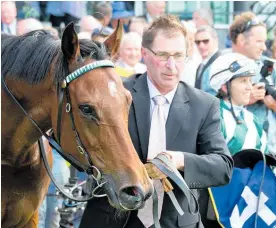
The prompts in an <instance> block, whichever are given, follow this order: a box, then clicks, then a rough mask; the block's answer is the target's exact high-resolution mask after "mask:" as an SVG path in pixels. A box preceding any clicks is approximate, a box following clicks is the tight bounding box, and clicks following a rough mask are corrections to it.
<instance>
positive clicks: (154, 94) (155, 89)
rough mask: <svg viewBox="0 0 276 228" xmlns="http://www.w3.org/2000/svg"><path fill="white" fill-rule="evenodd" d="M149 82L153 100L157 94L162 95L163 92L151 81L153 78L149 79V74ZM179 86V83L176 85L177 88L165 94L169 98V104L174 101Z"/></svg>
mask: <svg viewBox="0 0 276 228" xmlns="http://www.w3.org/2000/svg"><path fill="white" fill-rule="evenodd" d="M147 83H148V87H149V94H150V99H151V100H152V98H153V97H155V96H158V95H161V96H162V94H161V93H160V92H159V91H158V89H157V88H156V87H155V86H154V85H153V84H152V82H151V80H150V79H149V77H148V76H147ZM177 86H178V84H177V85H176V86H175V88H174V89H173V90H171V91H170V92H168V93H167V94H165V95H163V96H164V97H165V98H166V99H167V101H168V103H169V104H171V103H172V100H173V98H174V95H175V92H176V89H177Z"/></svg>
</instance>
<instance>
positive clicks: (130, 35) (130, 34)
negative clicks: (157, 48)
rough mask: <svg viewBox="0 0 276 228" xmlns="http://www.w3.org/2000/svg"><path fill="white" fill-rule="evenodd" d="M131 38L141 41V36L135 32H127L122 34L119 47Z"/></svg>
mask: <svg viewBox="0 0 276 228" xmlns="http://www.w3.org/2000/svg"><path fill="white" fill-rule="evenodd" d="M129 40H132V41H135V42H138V43H142V38H141V36H140V35H139V34H138V33H136V32H128V33H125V34H124V35H123V38H122V41H121V44H120V47H122V46H124V44H125V42H127V41H129Z"/></svg>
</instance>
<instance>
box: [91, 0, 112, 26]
mask: <svg viewBox="0 0 276 228" xmlns="http://www.w3.org/2000/svg"><path fill="white" fill-rule="evenodd" d="M93 17H94V18H96V19H97V20H98V21H99V22H100V23H101V24H102V26H103V27H107V26H108V25H109V23H110V20H111V18H112V6H111V4H110V3H109V2H95V3H94V7H93Z"/></svg>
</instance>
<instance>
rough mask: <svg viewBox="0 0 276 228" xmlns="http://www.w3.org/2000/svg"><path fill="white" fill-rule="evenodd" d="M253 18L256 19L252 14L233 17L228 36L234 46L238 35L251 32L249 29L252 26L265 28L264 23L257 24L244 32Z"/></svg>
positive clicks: (245, 13)
mask: <svg viewBox="0 0 276 228" xmlns="http://www.w3.org/2000/svg"><path fill="white" fill-rule="evenodd" d="M254 18H257V16H256V14H254V13H252V12H243V13H241V14H238V15H236V16H235V18H234V21H233V23H232V25H231V26H230V28H229V36H230V39H231V40H232V42H233V43H234V44H235V43H236V42H237V38H238V35H239V34H242V33H247V32H250V31H251V28H252V27H254V26H260V25H261V26H264V27H266V26H265V24H264V23H259V24H258V25H252V26H250V27H249V28H248V30H246V26H247V23H248V22H249V21H251V20H253V19H254Z"/></svg>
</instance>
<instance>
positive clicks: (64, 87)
mask: <svg viewBox="0 0 276 228" xmlns="http://www.w3.org/2000/svg"><path fill="white" fill-rule="evenodd" d="M100 67H114V64H113V62H112V61H110V60H100V61H96V62H93V63H90V64H87V65H85V66H83V67H81V68H80V69H78V70H76V71H74V72H73V73H71V74H69V75H68V76H66V78H65V80H64V81H63V82H62V85H61V86H60V85H59V84H58V102H59V104H58V118H57V137H58V139H57V141H56V140H55V137H54V134H53V131H52V132H51V135H50V136H49V135H47V134H46V132H44V131H43V130H42V129H41V128H40V127H39V126H38V124H37V123H36V121H35V120H34V119H33V118H32V117H31V116H30V115H29V114H28V113H27V111H26V110H25V109H24V108H23V107H22V105H21V104H20V103H19V101H18V100H17V99H16V98H15V96H14V95H13V94H12V92H11V91H10V90H9V88H8V86H7V84H6V82H5V79H4V77H3V76H1V82H2V87H3V89H4V90H5V92H7V94H9V96H10V97H11V98H12V100H13V101H14V102H15V103H16V104H17V105H18V106H19V108H20V109H21V110H22V111H23V113H24V114H25V115H26V116H27V117H28V118H29V120H30V121H31V122H32V124H33V125H34V126H35V127H36V128H37V129H38V131H39V132H40V133H41V134H42V135H43V136H44V137H45V138H46V139H47V140H48V141H49V144H50V145H51V147H53V148H54V149H55V150H56V151H57V152H58V153H59V154H60V155H61V156H62V157H63V158H64V159H65V160H67V161H68V162H69V163H70V164H71V165H72V166H74V167H75V168H76V169H77V170H79V171H84V172H86V173H87V174H88V175H91V176H92V177H93V179H94V180H96V183H97V185H98V186H97V187H96V188H95V189H93V191H92V193H91V195H90V196H86V197H78V198H77V197H74V196H72V195H70V194H68V193H67V192H66V191H64V190H63V189H62V187H61V186H60V185H59V184H58V182H57V181H56V179H55V178H54V176H53V174H52V171H51V168H50V166H49V164H48V161H47V157H46V153H45V149H44V146H43V140H42V138H40V139H39V140H38V145H39V148H40V155H41V157H42V160H43V163H44V165H45V168H46V170H47V172H48V175H49V177H50V178H51V180H52V182H53V183H54V185H55V186H56V188H57V189H58V190H59V191H60V192H61V193H62V194H63V195H65V196H66V197H68V198H69V199H71V200H74V201H78V202H85V201H88V200H90V199H92V198H93V197H103V196H105V195H96V194H95V192H96V190H97V189H98V188H100V187H102V186H103V185H104V184H105V183H106V182H102V183H100V180H101V173H100V171H99V170H98V169H97V168H96V167H95V166H93V164H92V160H91V158H90V156H89V154H88V152H87V151H86V150H85V148H84V146H83V144H82V142H81V139H80V137H79V134H78V131H77V129H76V126H75V122H74V117H73V113H72V109H71V107H72V105H71V100H70V93H69V88H68V85H69V83H70V82H72V81H73V80H75V79H76V78H78V77H80V76H81V75H83V74H85V73H87V72H88V71H91V70H94V69H96V68H100ZM64 92H65V93H66V99H67V104H66V112H67V113H68V114H69V116H70V120H71V125H72V130H73V131H74V133H75V137H76V141H77V145H78V146H77V148H78V151H79V152H80V153H81V154H83V155H84V156H85V158H86V160H87V161H88V164H89V165H88V166H86V165H83V164H81V163H80V162H79V161H78V160H77V159H75V158H74V157H73V156H72V155H71V154H67V153H65V152H64V151H63V149H62V148H61V146H60V125H61V116H62V102H63V97H64ZM93 170H96V172H97V175H96V177H95V176H94V175H93Z"/></svg>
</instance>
